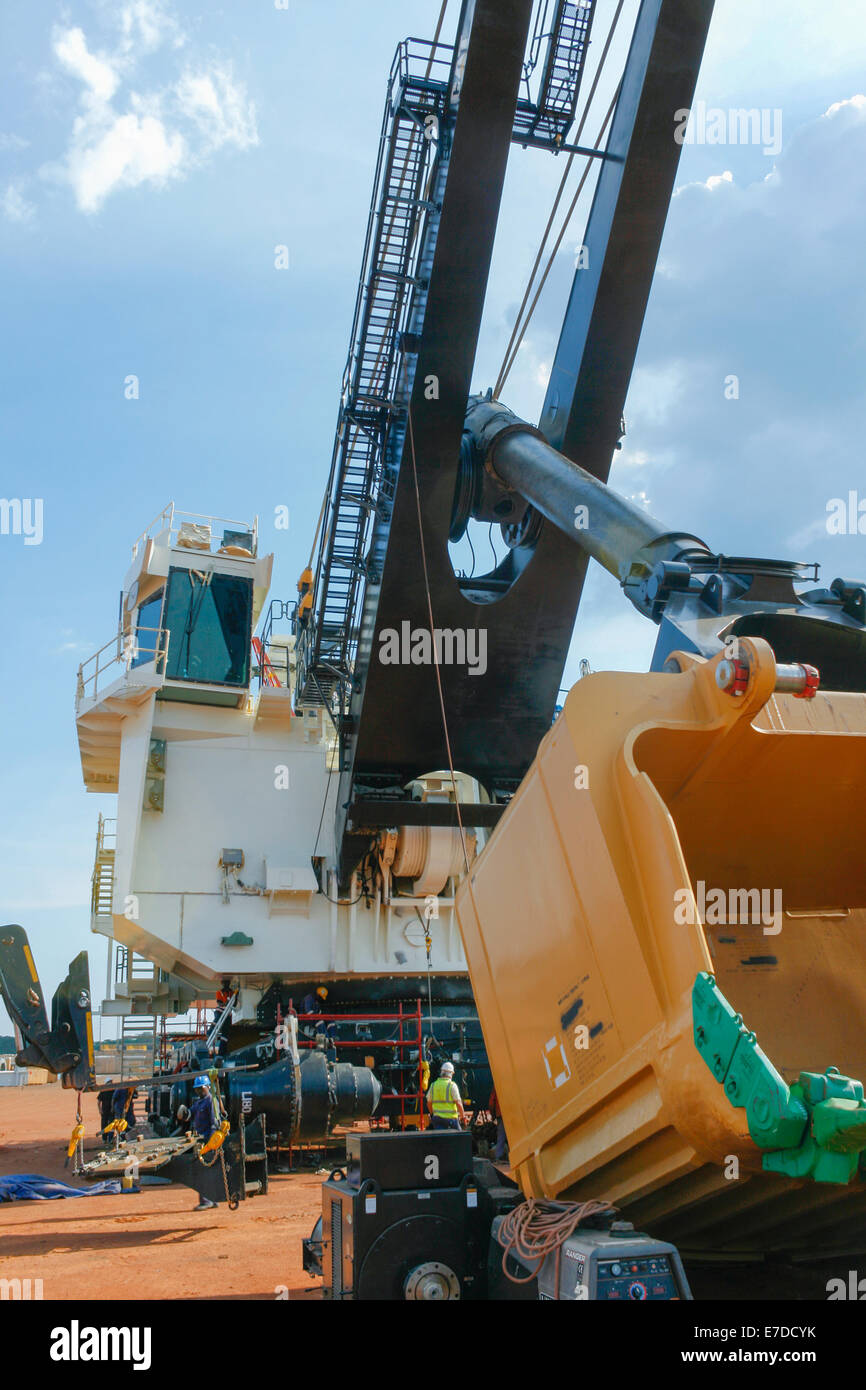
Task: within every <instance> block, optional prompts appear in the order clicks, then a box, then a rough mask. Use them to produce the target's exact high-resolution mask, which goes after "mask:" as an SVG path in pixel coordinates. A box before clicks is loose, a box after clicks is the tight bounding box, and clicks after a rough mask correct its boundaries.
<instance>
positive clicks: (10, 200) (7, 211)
mask: <svg viewBox="0 0 866 1390" xmlns="http://www.w3.org/2000/svg"><path fill="white" fill-rule="evenodd" d="M0 206H2V208H3V213H4V216H5V217H7V218H8V219H9V221H10V222H29V221H30V218H31V217H32V216H33V213H34V212H35V211H36V209H35V207H34V205H33V204H32V203H29V202H28V201H27V199H26V198H25V197H24V196H23V194H22V192H21V189H20V187H19V186H18V185H17V184H15V183H10V184H9V185H8V186H7V188H6V192H5V193H4V194H3V198H2V200H0Z"/></svg>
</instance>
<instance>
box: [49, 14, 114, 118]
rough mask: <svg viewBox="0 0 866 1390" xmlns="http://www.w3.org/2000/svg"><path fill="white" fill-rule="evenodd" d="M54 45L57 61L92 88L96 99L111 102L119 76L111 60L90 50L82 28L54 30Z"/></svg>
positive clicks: (91, 93)
mask: <svg viewBox="0 0 866 1390" xmlns="http://www.w3.org/2000/svg"><path fill="white" fill-rule="evenodd" d="M52 47H53V48H54V53H55V56H56V58H57V61H58V62H59V63H60V64H61V66H63V67H64V68H66V69H67V71H68V72H71V73H72V75H73V77H77V78H79V80H80V81H81V82H83V83H84V84H85V86H86V87H88V88H89V95H90V96H92V97H93V99H94V100H95V101H98V102H103V101H110V100H111V98H112V97H113V96H114V93H115V92H116V91H117V88H118V86H119V84H120V78H119V76H118V74H117V72H116V71H115V69H114V67H113V66H112V64H111V62H110V61H109V60H108V59H107V58H105V57H100V56H99V55H98V54H95V53H91V52H90V50H89V49H88V47H87V40H86V39H85V37H84V31H83V30H82V29H77V28H76V29H55V31H54V42H53V45H52Z"/></svg>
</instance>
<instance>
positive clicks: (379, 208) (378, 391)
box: [297, 39, 452, 712]
mask: <svg viewBox="0 0 866 1390" xmlns="http://www.w3.org/2000/svg"><path fill="white" fill-rule="evenodd" d="M451 59H452V49H451V47H450V45H446V44H435V45H434V44H429V43H421V42H420V41H418V40H415V39H408V40H406V42H405V43H403V44H401V45H400V47H399V49H398V50H397V55H396V57H395V59H394V64H393V66H392V69H391V75H390V78H389V84H388V100H387V103H386V107H385V116H384V121H383V125H382V133H381V137H380V141H379V156H378V161H377V165H376V177H375V183H374V188H373V198H372V201H371V205H370V214H369V219H368V225H367V237H366V241H365V244H364V255H363V263H362V273H361V279H360V284H359V286H358V295H357V299H356V303H355V314H354V319H353V322H352V334H351V344H350V348H349V357H348V360H347V363H346V368H345V371H344V374H343V388H342V397H341V403H340V410H339V415H338V419H337V433H336V438H335V441H334V450H333V456H332V463H331V473H330V479H329V484H328V504H327V510H326V514H325V520H324V525H323V529H322V535H321V540H320V545H319V554H318V561H317V567H316V576H315V593H316V608H315V616H314V619H313V621H312V623H311V624H310V626H309V627H307V628H302V629H301V630H300V632H299V633H298V645H297V654H298V687H297V689H298V701H299V703H302V704H308V705H310V704H312V705H322V704H325V703H328V704H332V702H333V700H334V696H335V694H336V695H337V703H338V708H339V709H340V711H341V712H343V711H344V710H345V706H346V703H347V690H348V686H349V683H350V682H351V677H352V668H353V662H354V656H355V650H356V646H357V637H358V633H357V614H358V596H359V590H360V588H361V585H362V582H363V581H365V580H367V579H369V578H371V577H373V578H375V576H371V575H370V573H369V572H368V567H367V564H366V561H365V555H366V552H367V547H368V541H369V535H370V531H371V527H372V522H373V520H374V518H375V516H376V514H377V511H378V509H379V508H381V507H383V506H385V507H387V505H388V497H387V489H383V486H382V485H383V460H384V454H385V447H386V442H387V438H388V433H389V430H390V428H391V424H392V421H393V419H394V417H395V414H396V412H397V409H398V405H399V399H400V398H401V395H402V391H401V388H402V387H403V385H404V383H402V382H401V362H402V357H403V352H404V351H407V350H410V348H411V344H410V343H408V342H405V341H403V334H404V333H405V331H406V329H407V327H408V322H409V316H410V314H411V309H412V301H413V297H414V295H415V292H416V291H417V290H418V289H419V288H423V286H422V285H421V282H420V280H419V278H418V276H417V273H416V267H417V263H418V259H419V256H420V254H421V250H422V247H423V245H424V241H425V229H426V226H427V224H428V222H429V219H430V214H431V212H432V213H435V211H436V209H435V205H434V204H433V203H432V202H431V201H430V199H429V196H428V193H429V189H430V185H431V183H432V175H433V170H434V167H435V163H436V159H437V154H438V148H439V140H440V139H441V136H442V135H443V134H444V113H445V100H446V95H447V88H448V75H449V73H450V70H451Z"/></svg>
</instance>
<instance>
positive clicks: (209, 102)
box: [175, 64, 258, 150]
mask: <svg viewBox="0 0 866 1390" xmlns="http://www.w3.org/2000/svg"><path fill="white" fill-rule="evenodd" d="M175 93H176V96H177V102H178V106H179V109H180V111H181V113H182V114H183V115H184V116H186V117H187V118H188V119H189V120H191V121H192V122H193V124H194V125H196V126H197V127H198V130H199V131H200V133H201V136H202V139H203V141H204V144H205V147H206V148H207V149H208V150H218V149H220V148H221V147H222V146H223V145H236V146H237V147H238V149H241V150H244V149H246V148H247V147H248V146H249V145H256V144H258V132H257V130H256V111H255V106H254V105H253V103H252V102H251V101H249V100H248V98H247V95H246V91H245V90H244V88H243V87H242V86H240V85H238V84H237V83H235V81H234V80H233V77H232V72H231V68H230V67H229V66H228V65H219V64H214V65H213V66H212V67H211V68H210V70H209V71H204V72H198V73H194V72H191V71H187V72H185V73H184V74H183V76H182V77H181V80H180V81H179V82H178V84H177V87H176V88H175Z"/></svg>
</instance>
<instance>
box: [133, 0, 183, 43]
mask: <svg viewBox="0 0 866 1390" xmlns="http://www.w3.org/2000/svg"><path fill="white" fill-rule="evenodd" d="M120 31H121V35H122V37H121V47H122V48H123V49H124V51H125V52H131V51H132V50H133V49H135V47H136V45H137V46H138V49H139V52H141V51H144V52H147V53H154V52H155V51H156V50H157V49H158V48H160V47H161V46H162V45H163V43H165V42H167V41H169V40H170V41H171V43H172V44H173V45H174V47H175V48H180V47H181V46H182V45H183V44H184V43H185V42H186V35H185V34H184V32H183V30H182V29H181V27H180V25H179V24H178V22H177V20H176V19H175V18H174V16H173V15H171V14H169V12H168V11H167V10H166V8H165V5H164V4H163V3H162V0H128V3H127V4H125V5H122V6H121V10H120Z"/></svg>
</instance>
